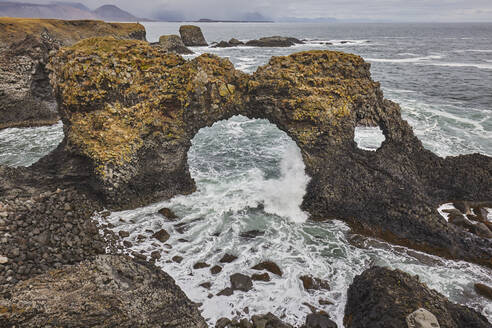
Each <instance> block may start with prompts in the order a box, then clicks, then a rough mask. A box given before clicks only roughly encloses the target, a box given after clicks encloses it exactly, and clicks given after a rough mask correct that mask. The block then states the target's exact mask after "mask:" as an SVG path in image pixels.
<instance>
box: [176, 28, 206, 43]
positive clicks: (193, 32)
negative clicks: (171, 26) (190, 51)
mask: <svg viewBox="0 0 492 328" xmlns="http://www.w3.org/2000/svg"><path fill="white" fill-rule="evenodd" d="M179 34H180V35H181V40H183V43H184V45H185V46H187V47H196V46H208V43H207V41H205V37H204V36H203V33H202V30H201V29H200V27H198V26H194V25H182V26H180V27H179Z"/></svg>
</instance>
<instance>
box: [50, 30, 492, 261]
mask: <svg viewBox="0 0 492 328" xmlns="http://www.w3.org/2000/svg"><path fill="white" fill-rule="evenodd" d="M50 67H51V68H50V69H51V70H52V73H51V77H52V79H51V81H52V83H53V85H55V86H56V89H55V91H56V95H57V97H58V99H59V104H60V107H61V111H60V113H61V114H62V116H63V122H64V124H65V126H64V129H65V135H66V140H65V141H64V142H63V144H62V145H61V146H60V147H59V151H58V152H54V153H52V154H51V155H48V157H47V158H46V159H45V160H46V161H49V162H50V163H52V171H54V172H63V174H71V175H73V176H79V177H80V181H81V183H82V184H84V187H85V188H87V189H91V190H92V191H93V193H94V194H97V195H100V197H101V198H102V201H103V202H104V203H105V206H107V207H108V208H110V209H123V208H131V207H136V206H141V205H144V204H149V203H150V202H153V201H156V200H162V199H167V198H170V197H173V196H175V195H177V194H187V193H190V192H193V191H194V190H195V184H194V181H193V180H192V178H191V175H190V172H189V170H188V164H187V152H188V150H189V149H190V146H191V142H190V141H191V139H192V138H193V137H194V136H195V134H196V133H197V132H198V131H199V130H200V129H201V128H203V127H205V126H210V125H212V124H213V123H215V122H217V121H220V120H223V119H228V118H230V117H232V116H234V115H245V116H247V117H251V118H261V119H267V120H269V121H270V122H273V123H274V124H276V125H277V126H278V127H279V128H280V129H281V130H282V131H285V132H286V133H287V134H288V135H289V136H290V137H291V138H292V139H293V141H295V142H296V144H297V145H298V146H299V148H300V150H301V153H302V156H303V161H304V164H305V166H306V168H305V171H306V174H307V175H309V176H310V177H311V179H310V181H309V184H308V186H307V190H306V195H305V196H304V198H303V204H302V209H303V210H306V211H308V212H309V213H310V215H311V216H310V218H311V219H312V220H324V219H329V218H342V219H343V220H345V221H346V222H347V223H348V224H349V225H350V226H351V228H352V229H353V231H354V232H356V233H361V234H365V235H370V236H374V237H378V238H382V239H384V240H386V241H388V242H390V243H393V244H399V245H404V246H407V247H411V248H415V249H418V250H422V251H425V252H428V253H433V254H437V255H440V256H444V257H448V258H454V259H464V260H467V261H472V262H475V263H479V264H482V265H487V266H492V258H491V256H490V249H491V248H492V240H491V239H487V238H484V237H481V236H479V235H476V234H475V233H473V231H464V230H463V229H461V228H460V227H457V226H455V225H453V224H451V223H448V222H446V220H444V219H443V218H442V217H441V216H440V215H439V213H438V212H437V210H436V209H437V207H438V205H439V204H442V203H446V202H450V201H451V200H476V201H487V200H490V199H492V184H490V183H489V181H491V180H492V169H491V167H492V159H491V158H490V157H487V156H483V155H479V154H472V155H463V156H457V157H446V158H440V157H438V156H436V155H435V154H433V153H432V152H430V151H428V150H426V149H425V148H424V147H423V146H422V144H421V142H420V141H419V140H418V139H417V138H416V136H415V135H414V133H413V131H412V129H411V127H410V125H409V124H408V123H407V122H405V121H404V120H403V119H402V118H401V114H400V108H399V106H398V105H397V104H395V103H393V102H391V101H388V100H385V99H384V98H383V93H382V91H381V89H380V86H379V84H378V83H376V82H374V81H373V80H372V79H371V75H370V71H369V64H368V63H366V62H364V60H363V59H362V58H361V57H358V56H355V55H349V54H344V53H341V52H335V51H309V52H302V53H297V54H292V55H290V56H286V57H273V58H272V59H271V60H270V62H269V63H268V64H267V65H265V66H263V67H260V68H258V70H257V71H256V72H255V73H254V74H252V75H248V74H245V73H242V72H240V71H237V70H235V69H234V67H233V65H232V64H231V63H230V61H228V60H226V59H220V58H218V57H216V56H212V55H207V54H205V55H202V56H199V57H197V58H195V59H193V60H190V61H186V60H184V59H182V58H181V57H179V56H176V55H173V54H165V53H162V52H159V49H158V48H152V47H150V46H149V45H147V44H145V43H142V42H138V41H116V40H112V39H89V40H86V41H82V42H80V43H78V44H77V45H75V46H73V47H70V48H65V49H64V50H62V51H60V52H59V53H58V54H57V56H55V57H54V58H53V61H52V65H51V66H50ZM86 67H87V69H85V68H86ZM142 67H143V68H145V69H146V70H145V74H142V73H141V68H142ZM117 71H118V72H126V73H125V74H122V75H118V74H116V73H115V72H117ZM163 76H165V77H166V78H165V79H163V78H162V77H163ZM130 94H131V95H132V96H131V97H128V96H127V95H130ZM149 94H152V97H149V96H148V95H149ZM93 99H97V101H94V100H93ZM163 113H165V115H164V114H163ZM81 117H83V119H80V118H81ZM108 121H110V122H111V129H108V128H107V125H108V123H107V122H108ZM358 125H372V126H379V127H380V128H381V130H382V132H383V134H384V136H385V139H386V140H385V142H384V143H383V144H382V146H381V147H380V148H379V149H378V150H377V151H375V152H370V151H364V150H361V149H359V148H357V146H356V143H355V142H354V133H355V132H354V131H355V128H356V127H357V126H358ZM57 157H63V158H65V159H67V160H64V161H59V160H57ZM80 163H81V164H80ZM471 168H473V169H471Z"/></svg>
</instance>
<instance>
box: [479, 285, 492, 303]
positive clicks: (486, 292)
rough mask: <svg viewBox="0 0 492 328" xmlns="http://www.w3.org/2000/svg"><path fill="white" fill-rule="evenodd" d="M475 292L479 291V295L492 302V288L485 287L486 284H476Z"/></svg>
mask: <svg viewBox="0 0 492 328" xmlns="http://www.w3.org/2000/svg"><path fill="white" fill-rule="evenodd" d="M475 290H476V291H477V293H478V294H480V295H482V296H483V297H486V298H488V299H489V300H491V301H492V288H491V287H489V286H487V285H484V284H475Z"/></svg>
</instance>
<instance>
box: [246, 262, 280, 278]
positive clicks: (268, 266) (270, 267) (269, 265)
mask: <svg viewBox="0 0 492 328" xmlns="http://www.w3.org/2000/svg"><path fill="white" fill-rule="evenodd" d="M252 269H253V270H266V271H269V272H271V273H273V274H276V275H277V276H281V277H282V270H280V268H279V266H278V265H277V264H275V263H274V262H271V261H265V262H261V263H258V264H257V265H255V266H254V267H252Z"/></svg>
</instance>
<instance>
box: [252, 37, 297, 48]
mask: <svg viewBox="0 0 492 328" xmlns="http://www.w3.org/2000/svg"><path fill="white" fill-rule="evenodd" d="M303 43H304V42H302V41H301V40H299V39H296V38H291V37H282V36H270V37H264V38H260V39H258V40H250V41H248V42H246V45H247V46H251V47H291V46H293V45H295V44H303Z"/></svg>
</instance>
